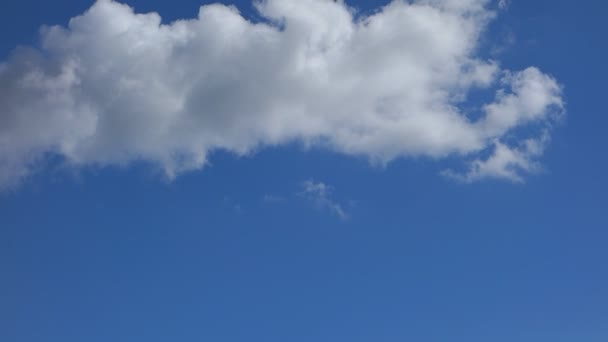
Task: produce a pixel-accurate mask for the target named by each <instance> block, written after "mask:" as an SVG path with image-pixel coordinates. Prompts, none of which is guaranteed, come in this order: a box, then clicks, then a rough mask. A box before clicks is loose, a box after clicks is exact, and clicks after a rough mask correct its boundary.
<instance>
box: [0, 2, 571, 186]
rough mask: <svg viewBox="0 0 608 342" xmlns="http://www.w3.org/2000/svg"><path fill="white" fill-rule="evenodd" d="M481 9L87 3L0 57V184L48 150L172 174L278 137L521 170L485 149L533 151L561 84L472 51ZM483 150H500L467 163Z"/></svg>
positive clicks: (488, 14)
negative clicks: (365, 12) (480, 97)
mask: <svg viewBox="0 0 608 342" xmlns="http://www.w3.org/2000/svg"><path fill="white" fill-rule="evenodd" d="M494 7H496V4H495V3H493V2H490V1H487V0H413V1H407V2H406V1H398V0H397V1H394V2H392V3H390V4H388V5H386V6H385V7H383V8H381V9H379V10H378V11H377V12H375V13H374V14H372V15H369V16H362V15H360V14H358V13H356V11H355V10H354V9H352V8H350V7H349V6H348V5H347V4H346V3H345V2H343V1H329V0H263V1H258V2H256V8H257V10H258V11H259V13H260V15H261V16H262V17H263V18H265V19H266V20H263V21H262V22H256V23H254V22H251V21H248V20H247V19H246V18H244V17H243V16H242V15H241V14H240V13H239V12H238V10H237V9H236V8H235V7H230V6H224V5H219V4H215V5H206V6H202V7H201V8H200V12H199V15H198V17H197V18H195V19H188V20H178V21H175V22H173V23H168V24H163V23H162V21H161V18H160V16H159V15H158V14H156V13H148V14H138V13H135V12H134V10H133V9H132V8H130V7H129V6H127V5H124V4H120V3H118V2H115V1H112V0H98V1H97V2H96V3H95V4H94V5H93V6H92V7H91V8H90V9H89V10H88V11H87V12H85V13H84V14H82V15H80V16H78V17H75V18H73V19H72V20H70V22H69V25H68V26H67V27H60V26H53V27H45V28H43V29H42V31H41V45H40V46H39V47H37V48H19V49H17V50H15V51H14V52H13V53H12V55H11V57H10V58H9V59H8V60H7V61H5V62H4V63H1V64H0V186H3V187H7V186H13V185H15V184H17V183H19V182H20V181H21V180H23V179H24V178H25V177H27V175H28V174H29V173H31V172H32V170H33V168H34V167H36V166H38V165H41V164H43V163H44V161H45V159H47V158H48V156H59V157H60V159H61V160H62V161H63V162H65V163H66V164H67V165H70V166H73V167H82V166H88V165H97V166H107V165H128V164H129V163H132V162H134V161H145V162H149V163H151V164H154V165H157V166H159V167H160V168H161V169H162V170H164V173H165V174H166V175H167V177H169V178H173V177H175V176H176V175H178V174H180V173H182V172H186V171H191V170H196V169H200V168H203V167H204V166H205V164H206V163H207V159H208V156H209V154H210V152H212V151H214V150H227V151H231V152H234V153H235V154H239V155H242V154H248V153H251V152H253V151H256V150H257V149H259V148H263V147H264V146H269V145H280V144H285V143H290V142H299V143H302V144H304V145H315V146H320V147H323V148H327V149H330V150H333V151H335V152H338V153H345V154H349V155H357V156H364V157H366V158H369V160H370V161H372V162H375V163H381V164H384V163H387V162H390V161H391V160H394V159H395V158H399V157H407V156H425V157H430V158H434V159H438V158H443V157H446V156H454V155H455V156H461V157H462V160H463V161H464V162H467V161H470V160H473V165H476V166H474V167H473V169H472V170H477V171H472V172H473V174H482V173H483V174H485V175H492V176H495V177H501V178H509V179H513V177H514V176H513V173H511V172H508V170H510V169H511V168H512V167H511V165H513V163H515V164H518V165H519V166H520V167H519V169H520V171H519V172H518V173H517V175H518V176H517V177H523V174H524V173H526V172H527V171H529V168H526V167H521V164H522V162H516V161H511V162H496V160H492V158H499V159H501V160H504V158H505V157H504V156H505V155H506V153H504V151H511V155H512V156H511V157H510V159H511V160H516V159H524V160H530V158H533V157H534V158H537V157H538V156H539V155H537V154H535V155H534V156H531V155H527V154H526V153H525V152H521V151H520V152H519V153H515V152H516V150H515V149H517V148H519V147H518V146H520V145H521V144H522V142H523V141H526V140H527V139H538V137H536V138H535V137H534V136H530V134H533V133H530V132H532V131H534V130H533V129H530V127H535V128H538V129H536V131H538V132H540V130H542V131H546V129H547V127H548V126H550V122H552V121H553V120H554V118H555V117H556V116H557V115H559V114H560V113H562V112H563V101H562V95H561V88H560V86H559V84H558V83H557V81H556V80H555V79H554V78H552V77H551V76H548V75H546V74H544V73H542V72H541V71H540V70H538V69H537V68H535V67H530V68H527V69H525V70H523V71H508V70H503V69H502V68H501V66H500V64H499V62H498V61H493V60H487V59H484V58H482V57H481V54H480V51H479V49H480V46H479V43H480V36H481V35H482V34H483V32H484V29H485V28H486V26H487V24H488V23H489V22H490V21H491V20H492V19H493V18H494V17H495V15H496V13H495V10H493V8H494ZM473 90H476V91H479V90H481V91H486V92H491V93H496V98H495V100H493V101H492V102H491V103H487V104H485V105H484V106H482V107H480V109H479V110H480V112H481V113H482V115H481V117H479V116H478V115H474V113H469V112H467V111H466V110H464V109H463V108H465V107H466V108H468V107H467V106H463V104H464V103H466V101H467V95H468V94H469V93H470V92H471V91H473ZM536 134H540V133H536ZM507 136H508V137H513V136H515V137H517V139H512V138H509V139H507ZM507 140H509V141H508V142H507ZM489 149H495V150H496V153H502V154H501V156H502V157H497V155H498V154H495V155H493V156H492V157H490V159H487V160H477V158H479V156H480V155H482V154H483V152H487V151H488V150H489ZM518 154H519V155H520V157H519V158H516V157H515V156H516V155H518ZM521 154H523V156H522V155H521ZM483 165H486V166H487V167H484V166H483ZM489 165H493V166H492V167H490V166H489ZM481 170H484V171H481ZM463 177H465V178H467V179H469V178H470V179H476V178H478V177H477V176H474V177H473V176H471V177H469V176H467V175H464V176H463Z"/></svg>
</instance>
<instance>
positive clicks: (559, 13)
mask: <svg viewBox="0 0 608 342" xmlns="http://www.w3.org/2000/svg"><path fill="white" fill-rule="evenodd" d="M128 3H129V4H131V5H133V6H135V8H136V10H137V11H150V10H154V11H158V12H160V13H161V15H162V16H163V17H164V19H165V20H167V21H171V20H173V19H176V18H183V17H195V16H196V14H197V12H198V7H199V5H200V4H201V1H192V0H187V1H179V2H178V3H175V2H170V1H161V0H156V1H149V0H146V1H144V0H137V1H135V0H130V1H128ZM234 3H235V4H236V5H237V6H238V7H239V8H240V9H241V10H242V12H243V13H244V14H245V15H246V16H252V15H253V12H252V9H251V6H250V4H249V3H248V2H247V1H238V2H234ZM90 4H91V3H90V2H89V1H67V0H60V1H35V0H20V1H14V0H3V1H2V3H0V18H1V20H0V58H2V59H4V58H5V57H6V56H7V55H8V53H9V52H10V50H11V49H12V48H14V47H15V46H16V45H18V44H35V43H36V41H37V31H38V28H39V26H40V25H42V24H62V25H65V24H66V23H67V21H68V19H69V18H70V17H72V16H74V15H76V14H79V13H81V12H82V11H83V10H85V9H86V8H87V7H89V6H90ZM350 4H352V5H355V6H357V7H360V8H362V9H366V10H371V9H372V8H374V7H376V6H378V5H379V4H380V2H377V1H354V0H353V1H350ZM607 10H608V3H606V2H604V1H599V0H594V1H591V0H589V1H579V2H572V1H565V0H560V1H551V2H548V1H540V0H533V1H517V0H514V1H512V4H511V6H510V8H509V10H508V11H507V12H504V13H502V14H501V17H500V18H499V19H498V20H497V21H496V22H494V24H493V25H492V27H491V28H490V31H489V34H488V36H487V42H486V43H485V44H486V45H487V48H488V51H489V49H490V47H491V45H492V44H493V43H496V42H497V43H500V42H502V41H504V40H505V39H506V38H505V37H508V36H509V35H510V34H513V35H514V37H515V38H516V40H515V42H514V44H513V45H511V46H510V47H509V48H508V49H507V50H505V51H503V52H502V53H501V54H500V55H499V56H498V58H499V59H500V60H501V61H502V63H503V65H504V66H505V67H508V68H512V69H521V68H524V67H527V66H529V65H536V66H539V67H540V68H541V69H542V70H543V71H545V72H548V73H550V74H552V75H554V76H555V77H556V78H557V79H558V80H559V81H560V82H561V83H562V84H564V85H565V98H566V101H567V110H568V117H567V118H566V120H565V121H564V123H563V124H562V125H561V126H559V127H558V128H557V129H556V130H555V132H554V134H553V141H552V143H551V145H550V148H549V150H548V151H547V153H546V155H545V156H544V158H543V165H544V166H545V168H546V171H545V172H544V173H543V174H540V175H537V176H532V177H530V178H529V179H528V181H527V183H526V184H524V185H513V184H510V183H504V182H496V181H484V182H480V183H476V184H473V185H461V184H456V183H454V182H451V181H449V180H446V179H444V178H442V177H440V176H439V175H438V173H439V171H440V170H442V169H444V168H445V167H449V166H451V164H450V163H451V161H444V162H433V161H428V160H424V159H409V160H400V161H396V162H394V163H392V164H390V165H389V166H388V167H387V168H386V169H378V168H374V167H371V166H369V164H368V163H367V162H366V161H365V160H360V159H357V158H350V157H343V156H340V155H336V154H333V153H330V152H324V151H319V150H312V151H304V150H303V149H302V148H300V147H299V146H288V147H283V148H275V149H268V150H264V151H260V152H259V153H257V154H256V155H255V156H252V157H247V158H236V157H234V156H232V155H230V154H226V153H215V154H214V155H213V157H212V159H211V162H212V164H213V165H212V166H211V167H209V168H207V169H205V170H203V171H201V172H195V173H190V174H187V175H185V176H182V177H180V178H178V179H177V180H176V181H175V182H174V183H171V184H167V183H164V182H163V181H162V180H160V179H159V177H158V175H157V174H156V173H154V172H153V171H151V170H150V168H149V167H147V166H145V165H135V166H133V167H130V168H126V169H120V168H110V169H88V170H80V171H77V172H73V171H70V170H65V169H63V168H62V167H61V163H59V162H56V163H53V162H51V165H50V166H48V167H47V168H46V169H44V171H41V172H40V173H39V174H37V175H36V176H34V177H33V178H32V179H30V180H29V181H28V182H27V183H26V185H25V186H23V187H21V188H20V189H19V190H17V191H14V192H10V193H4V194H0V341H6V342H26V341H27V342H34V341H45V342H46V341H58V342H83V341H85V342H97V341H99V342H102V341H103V342H108V341H112V342H122V341H125V342H127V341H128V342H132V341H147V342H154V341H179V342H182V341H183V342H186V341H210V342H233V341H265V342H266V341H268V342H273V341H277V342H279V341H280V342H285V341H294V342H296V341H306V342H310V341H314V342H323V341H328V342H336V341H349V342H355V341H365V342H370V341H373V342H379V341H388V342H392V341H395V342H396V341H412V342H426V341H428V342H431V341H432V342H435V341H437V342H440V341H441V342H445V341H447V342H456V341H463V342H465V341H466V342H477V341H479V342H503V341H504V342H515V341H518V342H520V341H521V342H541V341H551V342H561V341H563V342H571V341H576V342H605V341H607V340H608V267H607V265H606V263H607V262H608V248H607V243H608V219H607V217H606V209H607V207H608V198H607V191H608V182H607V180H606V174H607V171H608V161H607V159H606V152H605V148H606V146H607V145H606V142H605V141H606V140H605V139H606V136H605V133H604V132H605V130H606V127H607V125H608V117H607V116H606V114H607V113H606V105H605V101H606V98H607V97H606V95H605V92H606V80H607V79H608V67H607V65H606V61H607V60H608V45H607V44H606V33H607V32H608V27H607V24H606V23H607V22H606V13H607ZM307 179H315V180H318V181H323V182H325V183H327V184H330V185H332V186H333V188H334V192H333V198H334V199H335V200H336V201H339V202H341V203H348V202H349V201H355V202H354V204H353V205H346V208H347V210H348V212H349V213H350V216H351V217H350V219H349V220H347V221H342V220H340V219H339V218H337V217H336V216H335V215H332V213H331V212H329V211H327V210H318V208H315V206H314V205H312V204H311V203H310V202H308V201H306V199H305V198H302V197H301V196H298V195H297V193H298V192H299V191H301V189H300V187H299V184H300V182H302V181H304V180H307ZM266 195H273V196H282V197H283V198H284V201H281V202H275V203H267V202H265V201H264V200H263V199H264V196H266Z"/></svg>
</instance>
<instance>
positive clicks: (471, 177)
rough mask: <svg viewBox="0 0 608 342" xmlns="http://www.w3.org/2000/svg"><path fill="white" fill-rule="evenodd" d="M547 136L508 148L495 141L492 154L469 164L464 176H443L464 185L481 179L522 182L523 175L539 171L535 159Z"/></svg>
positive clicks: (453, 174) (452, 174)
mask: <svg viewBox="0 0 608 342" xmlns="http://www.w3.org/2000/svg"><path fill="white" fill-rule="evenodd" d="M548 139H549V137H548V135H547V134H545V135H543V136H541V137H540V138H538V139H528V140H525V141H523V143H521V145H520V146H518V147H510V146H508V145H506V144H503V143H501V142H500V141H496V142H495V143H494V146H493V153H492V154H491V155H490V156H489V157H488V158H487V159H485V160H482V159H476V160H474V161H472V162H471V163H470V164H469V168H468V170H467V171H466V172H465V173H464V174H459V173H455V172H454V171H452V170H446V171H444V172H443V174H444V175H445V176H447V177H450V178H453V179H456V180H458V181H461V182H464V183H471V182H474V181H478V180H481V179H487V178H497V179H506V180H509V181H511V182H514V183H522V182H524V175H525V174H528V173H535V172H538V171H540V170H541V166H540V164H539V162H538V161H536V158H538V157H539V156H540V155H542V153H543V152H544V149H545V147H546V145H547V143H548Z"/></svg>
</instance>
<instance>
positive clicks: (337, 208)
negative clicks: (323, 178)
mask: <svg viewBox="0 0 608 342" xmlns="http://www.w3.org/2000/svg"><path fill="white" fill-rule="evenodd" d="M331 192H332V188H331V187H330V186H329V185H327V184H325V183H322V182H315V181H314V180H307V181H305V182H302V192H301V195H302V196H304V197H305V198H307V199H308V200H310V201H312V202H313V203H314V204H315V205H316V206H317V207H318V208H321V209H327V210H329V211H330V212H331V213H333V214H335V215H336V216H338V217H339V218H340V219H342V220H346V219H348V214H347V213H346V211H345V210H344V207H343V206H342V205H341V204H340V203H338V202H336V201H335V200H333V199H332V197H331Z"/></svg>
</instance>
